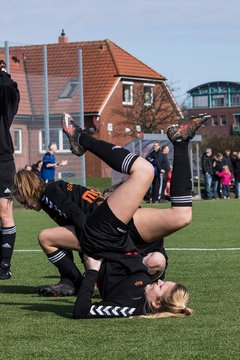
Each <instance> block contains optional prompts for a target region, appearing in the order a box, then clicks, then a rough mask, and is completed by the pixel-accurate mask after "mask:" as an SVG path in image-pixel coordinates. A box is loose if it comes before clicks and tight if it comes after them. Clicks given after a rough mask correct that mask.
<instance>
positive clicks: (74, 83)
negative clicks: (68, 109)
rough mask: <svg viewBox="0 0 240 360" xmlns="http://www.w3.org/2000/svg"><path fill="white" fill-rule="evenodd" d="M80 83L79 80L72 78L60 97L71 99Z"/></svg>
mask: <svg viewBox="0 0 240 360" xmlns="http://www.w3.org/2000/svg"><path fill="white" fill-rule="evenodd" d="M78 85H79V82H78V80H76V79H70V80H69V81H68V83H67V85H66V86H65V88H64V90H63V92H62V93H61V95H60V99H71V98H72V96H73V94H74V93H75V91H76V89H77V87H78Z"/></svg>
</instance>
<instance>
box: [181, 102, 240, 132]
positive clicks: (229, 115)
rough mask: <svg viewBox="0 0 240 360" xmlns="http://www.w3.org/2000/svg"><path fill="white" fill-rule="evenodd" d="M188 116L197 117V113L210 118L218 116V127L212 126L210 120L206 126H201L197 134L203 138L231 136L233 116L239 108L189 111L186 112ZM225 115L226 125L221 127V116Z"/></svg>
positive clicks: (239, 110)
mask: <svg viewBox="0 0 240 360" xmlns="http://www.w3.org/2000/svg"><path fill="white" fill-rule="evenodd" d="M187 113H188V115H189V116H191V115H197V114H199V113H208V114H210V115H212V116H218V125H217V126H214V125H213V121H212V119H210V120H208V122H207V125H206V126H202V127H201V128H200V129H199V131H198V134H200V135H202V136H204V137H212V136H214V135H225V136H226V135H227V136H231V135H232V125H233V124H234V116H233V114H236V113H240V107H226V108H214V109H209V108H206V109H203V108H201V109H190V110H188V111H187ZM222 115H225V116H226V117H227V125H226V126H221V125H220V124H221V121H220V119H221V116H222Z"/></svg>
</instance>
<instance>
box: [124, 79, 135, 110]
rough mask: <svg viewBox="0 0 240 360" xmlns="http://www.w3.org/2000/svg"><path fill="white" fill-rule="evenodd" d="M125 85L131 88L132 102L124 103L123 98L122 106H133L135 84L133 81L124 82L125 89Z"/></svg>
mask: <svg viewBox="0 0 240 360" xmlns="http://www.w3.org/2000/svg"><path fill="white" fill-rule="evenodd" d="M124 85H128V86H130V101H123V98H122V104H123V105H133V86H134V83H133V82H132V81H122V86H123V88H124ZM122 94H123V92H122Z"/></svg>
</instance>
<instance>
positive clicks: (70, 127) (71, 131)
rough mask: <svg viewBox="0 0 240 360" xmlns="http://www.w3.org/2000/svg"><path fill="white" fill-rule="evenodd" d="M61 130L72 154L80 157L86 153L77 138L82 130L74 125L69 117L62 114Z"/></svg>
mask: <svg viewBox="0 0 240 360" xmlns="http://www.w3.org/2000/svg"><path fill="white" fill-rule="evenodd" d="M62 129H63V132H64V133H65V134H66V135H67V137H68V139H69V142H70V148H71V151H72V153H73V154H74V155H77V156H82V155H83V154H84V153H85V152H86V150H85V149H84V147H83V146H82V145H80V144H79V138H80V136H81V133H82V132H83V130H82V129H81V128H80V127H79V126H78V125H77V124H76V123H75V121H74V120H73V118H72V117H71V115H69V114H63V118H62Z"/></svg>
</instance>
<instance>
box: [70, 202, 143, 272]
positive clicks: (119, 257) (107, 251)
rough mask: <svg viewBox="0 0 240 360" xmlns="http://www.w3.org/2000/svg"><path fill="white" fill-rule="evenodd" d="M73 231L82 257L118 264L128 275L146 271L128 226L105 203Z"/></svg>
mask: <svg viewBox="0 0 240 360" xmlns="http://www.w3.org/2000/svg"><path fill="white" fill-rule="evenodd" d="M75 230H76V235H77V237H78V239H79V241H80V246H81V249H82V251H83V252H84V253H85V254H87V255H89V256H92V257H94V258H97V259H99V258H104V259H106V260H109V261H116V262H118V263H121V264H122V265H123V266H124V267H126V268H128V269H129V271H130V272H131V273H132V272H136V271H146V267H145V266H144V265H143V264H142V256H141V255H140V254H139V253H138V251H137V248H136V247H135V245H134V243H133V241H132V239H131V236H130V234H129V226H128V225H126V224H124V223H123V222H122V221H121V220H119V219H118V218H117V217H116V216H115V215H114V214H113V212H112V211H111V209H110V208H109V206H108V203H107V201H106V200H105V201H104V202H103V203H102V204H101V205H100V206H98V207H97V208H96V209H95V210H94V211H93V212H92V213H91V214H90V215H88V216H87V218H86V222H85V224H84V226H83V229H82V230H81V229H78V228H77V227H76V229H75Z"/></svg>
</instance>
